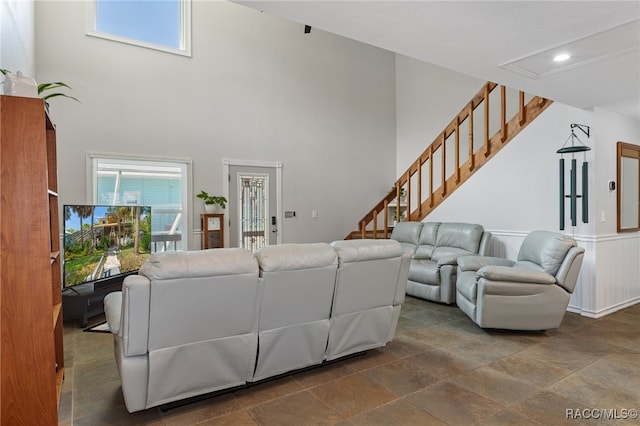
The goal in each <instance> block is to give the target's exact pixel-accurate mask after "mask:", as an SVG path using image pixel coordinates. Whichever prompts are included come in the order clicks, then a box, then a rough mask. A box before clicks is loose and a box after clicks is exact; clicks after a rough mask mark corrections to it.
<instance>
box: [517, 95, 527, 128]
mask: <svg viewBox="0 0 640 426" xmlns="http://www.w3.org/2000/svg"><path fill="white" fill-rule="evenodd" d="M518 113H519V114H520V125H521V126H522V125H523V124H524V123H525V121H526V120H527V116H526V113H525V109H524V92H523V91H520V106H519V109H518Z"/></svg>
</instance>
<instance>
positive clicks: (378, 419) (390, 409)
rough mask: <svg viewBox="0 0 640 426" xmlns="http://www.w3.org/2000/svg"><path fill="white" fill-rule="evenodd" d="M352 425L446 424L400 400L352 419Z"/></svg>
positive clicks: (411, 425) (425, 425) (435, 425)
mask: <svg viewBox="0 0 640 426" xmlns="http://www.w3.org/2000/svg"><path fill="white" fill-rule="evenodd" d="M350 420H351V423H352V424H354V425H358V426H389V425H398V426H402V425H404V426H418V425H424V426H440V425H446V423H443V422H441V421H440V420H438V419H436V418H435V417H433V416H432V415H431V414H429V413H426V412H424V411H422V410H420V409H418V408H416V407H414V406H413V405H411V404H409V403H407V402H405V401H403V400H398V401H394V402H391V403H389V404H386V405H383V406H381V407H378V408H375V409H373V410H371V411H368V412H366V413H364V414H360V415H359V416H355V417H352V418H351V419H350Z"/></svg>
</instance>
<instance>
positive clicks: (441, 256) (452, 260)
mask: <svg viewBox="0 0 640 426" xmlns="http://www.w3.org/2000/svg"><path fill="white" fill-rule="evenodd" d="M471 254H475V253H474V252H470V251H467V250H464V249H461V248H458V247H436V248H435V249H434V250H433V253H432V254H431V260H433V261H435V262H438V263H440V264H443V265H456V264H457V260H458V257H460V256H468V255H471Z"/></svg>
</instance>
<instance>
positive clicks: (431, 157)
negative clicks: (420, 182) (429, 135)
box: [429, 144, 433, 208]
mask: <svg viewBox="0 0 640 426" xmlns="http://www.w3.org/2000/svg"><path fill="white" fill-rule="evenodd" d="M431 207H433V144H431V145H429V208H431Z"/></svg>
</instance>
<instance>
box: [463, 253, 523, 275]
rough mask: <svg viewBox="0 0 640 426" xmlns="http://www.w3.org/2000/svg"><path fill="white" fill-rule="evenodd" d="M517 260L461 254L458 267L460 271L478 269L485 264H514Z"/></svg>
mask: <svg viewBox="0 0 640 426" xmlns="http://www.w3.org/2000/svg"><path fill="white" fill-rule="evenodd" d="M514 263H515V262H514V261H513V260H509V259H503V258H501V257H491V256H478V255H470V256H460V257H459V258H458V268H459V269H460V271H462V272H464V271H477V270H478V269H480V268H482V267H484V266H490V265H496V266H509V267H510V266H513V264H514Z"/></svg>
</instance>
